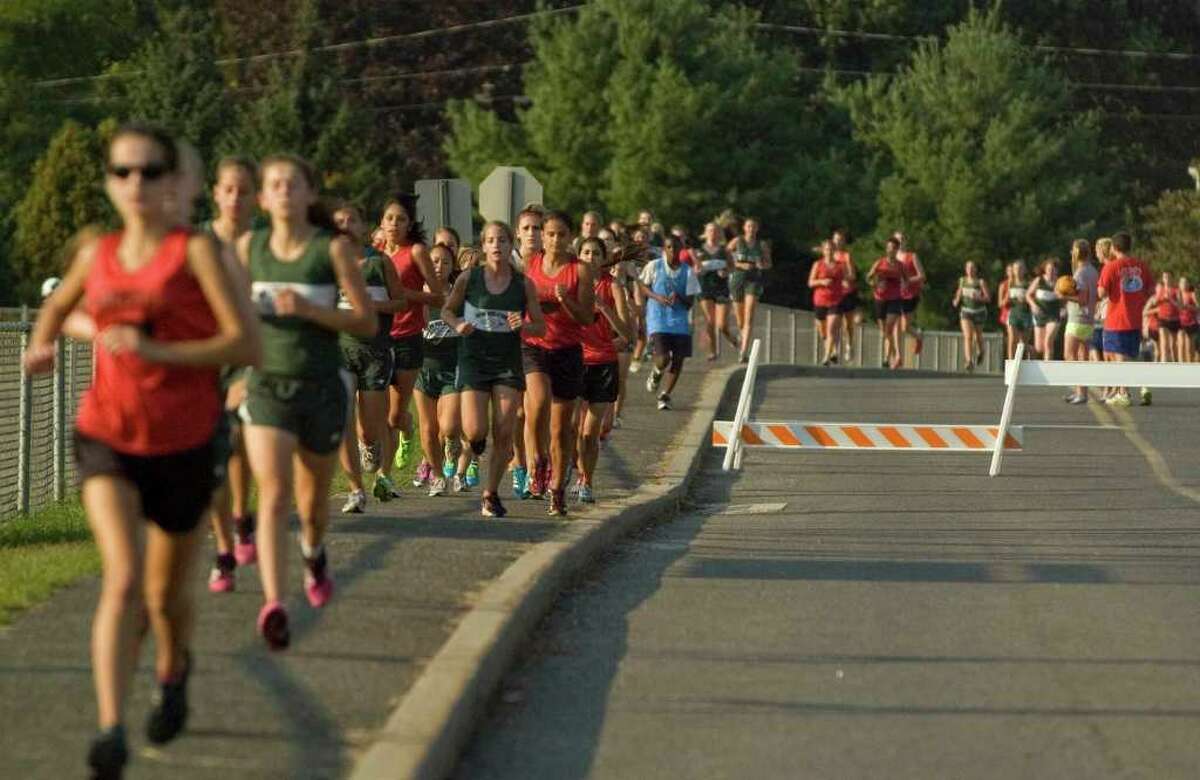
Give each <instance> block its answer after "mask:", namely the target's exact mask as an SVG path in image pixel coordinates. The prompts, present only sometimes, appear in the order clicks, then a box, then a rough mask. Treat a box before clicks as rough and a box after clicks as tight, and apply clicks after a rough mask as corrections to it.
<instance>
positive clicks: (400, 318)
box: [391, 244, 425, 339]
mask: <svg viewBox="0 0 1200 780" xmlns="http://www.w3.org/2000/svg"><path fill="white" fill-rule="evenodd" d="M412 249H413V248H412V244H409V245H408V246H402V247H400V248H399V249H397V250H396V252H395V254H393V255H391V260H392V267H393V268H395V269H396V275H397V276H399V277H400V286H401V287H404V288H406V289H409V290H420V289H422V288H423V287H424V286H425V274H423V273H421V269H420V268H418V267H417V264H416V263H415V262H414V261H413V256H412ZM424 329H425V307H424V306H409V307H408V308H407V309H405V310H404V311H401V312H396V313H395V314H394V315H392V330H391V336H392V338H394V339H402V338H407V337H409V336H415V335H417V334H419V333H420V332H421V331H423V330H424Z"/></svg>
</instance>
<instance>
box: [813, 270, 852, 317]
mask: <svg viewBox="0 0 1200 780" xmlns="http://www.w3.org/2000/svg"><path fill="white" fill-rule="evenodd" d="M845 277H846V266H844V265H842V264H841V263H839V262H836V261H835V262H834V263H833V264H832V265H829V264H826V262H825V260H824V259H821V260H818V261H817V278H818V279H832V280H833V284H831V285H829V286H828V287H814V288H813V305H814V306H821V307H823V308H828V307H830V306H837V305H838V304H839V303H840V302H841V300H842V298H843V297H844V296H845V294H846V289H845V287H843V285H842V280H843V279H844V278H845Z"/></svg>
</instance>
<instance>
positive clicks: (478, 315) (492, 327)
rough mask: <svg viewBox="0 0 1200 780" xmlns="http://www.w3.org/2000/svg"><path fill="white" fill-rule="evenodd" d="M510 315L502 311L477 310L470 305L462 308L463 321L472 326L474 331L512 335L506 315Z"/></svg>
mask: <svg viewBox="0 0 1200 780" xmlns="http://www.w3.org/2000/svg"><path fill="white" fill-rule="evenodd" d="M511 313H512V312H509V311H506V310H504V309H477V308H475V307H474V306H472V305H471V304H470V303H467V304H465V305H464V306H463V319H464V320H466V321H467V322H469V323H471V324H472V325H474V326H475V329H476V330H482V331H486V332H488V333H512V328H511V327H510V326H509V324H508V315H509V314H511Z"/></svg>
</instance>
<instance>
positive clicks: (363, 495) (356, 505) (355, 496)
mask: <svg viewBox="0 0 1200 780" xmlns="http://www.w3.org/2000/svg"><path fill="white" fill-rule="evenodd" d="M366 508H367V491H365V490H351V491H350V495H348V496H346V503H344V504H342V514H344V515H358V514H362V512H363V510H364V509H366Z"/></svg>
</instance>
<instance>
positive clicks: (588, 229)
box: [571, 211, 604, 255]
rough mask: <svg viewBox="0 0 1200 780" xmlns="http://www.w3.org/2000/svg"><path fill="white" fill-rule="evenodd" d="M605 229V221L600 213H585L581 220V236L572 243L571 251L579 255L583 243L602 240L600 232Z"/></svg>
mask: <svg viewBox="0 0 1200 780" xmlns="http://www.w3.org/2000/svg"><path fill="white" fill-rule="evenodd" d="M603 229H604V219H603V218H602V217H601V216H600V214H599V212H596V211H587V212H584V214H583V217H582V219H580V220H579V235H578V236H576V237H575V240H574V241H572V242H571V251H572V252H574V253H575V254H576V255H578V254H579V249H580V247H582V246H583V242H584V241H586V240H587V239H589V238H600V237H601V236H600V231H601V230H603Z"/></svg>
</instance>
